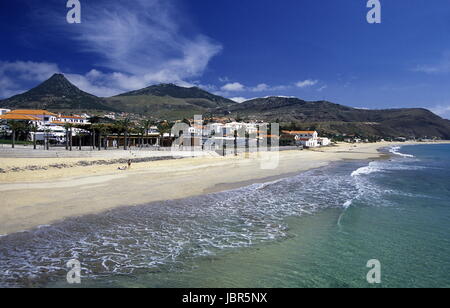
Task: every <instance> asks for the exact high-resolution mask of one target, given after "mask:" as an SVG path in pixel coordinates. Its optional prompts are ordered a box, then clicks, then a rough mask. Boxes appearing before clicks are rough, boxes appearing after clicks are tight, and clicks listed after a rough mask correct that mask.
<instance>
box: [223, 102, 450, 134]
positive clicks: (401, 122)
mask: <svg viewBox="0 0 450 308" xmlns="http://www.w3.org/2000/svg"><path fill="white" fill-rule="evenodd" d="M220 114H222V115H227V116H230V117H238V118H243V119H249V120H264V121H268V122H275V121H277V122H280V123H281V124H283V126H285V127H286V126H291V127H296V128H303V129H318V130H320V131H321V132H322V133H324V134H330V135H331V134H332V135H334V134H357V135H360V136H379V137H400V136H404V137H422V138H423V137H438V138H442V139H450V121H449V120H444V119H442V118H441V117H439V116H437V115H435V114H434V113H432V112H431V111H429V110H426V109H421V108H408V109H387V110H366V109H357V108H351V107H346V106H343V105H339V104H334V103H330V102H327V101H317V102H308V101H304V100H301V99H298V98H291V97H266V98H257V99H253V100H249V101H246V102H244V103H242V104H235V105H233V106H231V107H230V108H224V109H221V110H220Z"/></svg>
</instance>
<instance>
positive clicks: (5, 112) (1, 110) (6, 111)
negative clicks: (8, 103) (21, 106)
mask: <svg viewBox="0 0 450 308" xmlns="http://www.w3.org/2000/svg"><path fill="white" fill-rule="evenodd" d="M8 112H11V110H10V109H0V116H1V115H4V114H7V113H8Z"/></svg>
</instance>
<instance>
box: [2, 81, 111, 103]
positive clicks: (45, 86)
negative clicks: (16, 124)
mask: <svg viewBox="0 0 450 308" xmlns="http://www.w3.org/2000/svg"><path fill="white" fill-rule="evenodd" d="M0 107H7V108H11V109H47V110H51V111H66V110H71V111H74V110H78V111H93V110H97V111H101V110H102V111H114V110H115V109H114V108H112V107H110V106H107V105H105V104H104V100H103V99H101V98H99V97H97V96H94V95H92V94H89V93H86V92H83V91H81V90H80V89H78V88H77V87H76V86H74V85H73V84H72V83H70V81H68V80H67V79H66V77H64V75H62V74H54V75H53V76H52V77H50V79H48V80H46V81H44V82H43V83H41V84H40V85H38V86H37V87H35V88H33V89H31V90H29V91H27V92H25V93H22V94H19V95H15V96H13V97H11V98H9V99H5V100H1V101H0Z"/></svg>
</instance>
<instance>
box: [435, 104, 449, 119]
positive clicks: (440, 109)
mask: <svg viewBox="0 0 450 308" xmlns="http://www.w3.org/2000/svg"><path fill="white" fill-rule="evenodd" d="M431 111H432V112H434V113H435V114H437V115H439V116H441V117H442V118H445V119H450V105H437V106H435V107H433V108H431Z"/></svg>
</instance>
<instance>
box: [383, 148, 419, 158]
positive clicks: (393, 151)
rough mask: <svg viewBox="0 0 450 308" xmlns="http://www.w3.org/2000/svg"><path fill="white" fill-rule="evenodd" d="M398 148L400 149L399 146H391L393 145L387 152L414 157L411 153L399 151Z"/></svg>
mask: <svg viewBox="0 0 450 308" xmlns="http://www.w3.org/2000/svg"><path fill="white" fill-rule="evenodd" d="M400 149H401V147H400V146H393V147H391V148H389V152H390V153H392V154H395V155H398V156H401V157H405V158H414V157H415V156H414V155H411V154H404V153H401V152H399V150H400Z"/></svg>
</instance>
